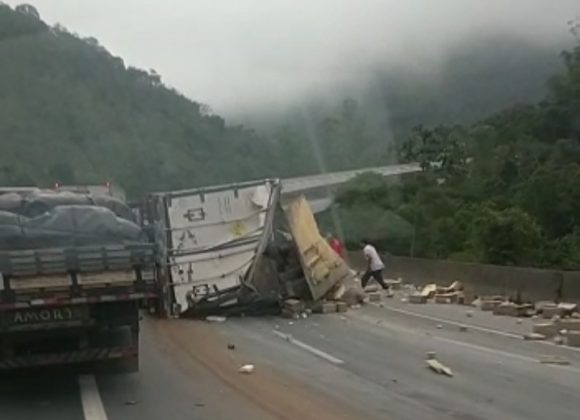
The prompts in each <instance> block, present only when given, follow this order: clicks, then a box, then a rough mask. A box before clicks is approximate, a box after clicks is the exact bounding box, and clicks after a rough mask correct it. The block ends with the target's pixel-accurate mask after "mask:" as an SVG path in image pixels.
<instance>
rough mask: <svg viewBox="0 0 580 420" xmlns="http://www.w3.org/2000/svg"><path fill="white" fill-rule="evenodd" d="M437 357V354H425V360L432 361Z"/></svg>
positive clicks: (430, 352)
mask: <svg viewBox="0 0 580 420" xmlns="http://www.w3.org/2000/svg"><path fill="white" fill-rule="evenodd" d="M436 357H437V354H436V353H435V352H434V351H428V352H427V360H433V359H435V358H436Z"/></svg>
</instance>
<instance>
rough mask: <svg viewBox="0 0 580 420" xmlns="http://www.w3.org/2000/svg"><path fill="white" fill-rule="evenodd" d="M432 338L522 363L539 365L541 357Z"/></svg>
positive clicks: (576, 371) (573, 368) (562, 366)
mask: <svg viewBox="0 0 580 420" xmlns="http://www.w3.org/2000/svg"><path fill="white" fill-rule="evenodd" d="M432 337H433V339H435V340H439V341H443V342H446V343H449V344H454V345H456V346H461V347H465V348H468V349H472V350H479V351H483V352H487V353H490V354H495V355H499V356H504V357H511V358H514V359H519V360H521V361H524V362H534V363H540V360H541V356H540V357H539V358H533V357H530V356H524V355H523V354H516V353H510V352H507V351H503V350H497V349H492V348H490V347H485V346H480V345H477V344H471V343H466V342H463V341H457V340H453V339H451V338H445V337H438V336H432ZM545 366H549V367H554V368H559V369H564V370H567V371H570V372H575V373H580V369H578V368H576V367H573V366H566V365H556V364H545Z"/></svg>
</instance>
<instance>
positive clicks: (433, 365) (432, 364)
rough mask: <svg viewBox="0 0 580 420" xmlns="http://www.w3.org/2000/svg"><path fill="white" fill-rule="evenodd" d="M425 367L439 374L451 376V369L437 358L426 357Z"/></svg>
mask: <svg viewBox="0 0 580 420" xmlns="http://www.w3.org/2000/svg"><path fill="white" fill-rule="evenodd" d="M427 367H429V368H430V369H431V370H432V371H433V372H435V373H438V374H440V375H447V376H449V377H451V376H453V371H452V370H451V369H449V368H448V367H447V366H445V365H444V364H443V363H441V362H439V361H438V360H437V359H427Z"/></svg>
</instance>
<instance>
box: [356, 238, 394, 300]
mask: <svg viewBox="0 0 580 420" xmlns="http://www.w3.org/2000/svg"><path fill="white" fill-rule="evenodd" d="M361 246H362V247H363V253H364V256H365V259H366V261H367V269H366V271H365V273H364V274H363V276H362V278H361V284H362V287H363V289H364V287H365V286H366V285H367V283H368V281H369V280H370V278H371V277H372V278H374V279H375V280H376V281H377V283H379V284H380V285H381V287H382V288H383V289H385V290H389V286H388V285H387V283H385V280H384V279H383V269H384V268H385V264H383V260H381V257H380V256H379V253H378V252H377V250H376V248H375V247H374V246H372V245H371V244H370V243H369V241H368V240H366V239H363V240H361Z"/></svg>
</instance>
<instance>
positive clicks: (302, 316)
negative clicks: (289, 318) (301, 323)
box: [300, 312, 308, 319]
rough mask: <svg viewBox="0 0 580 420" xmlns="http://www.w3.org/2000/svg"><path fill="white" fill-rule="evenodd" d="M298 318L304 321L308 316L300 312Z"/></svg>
mask: <svg viewBox="0 0 580 420" xmlns="http://www.w3.org/2000/svg"><path fill="white" fill-rule="evenodd" d="M300 317H301V318H302V319H306V318H308V315H307V314H306V312H302V313H301V314H300Z"/></svg>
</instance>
